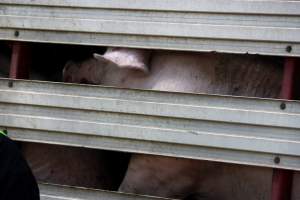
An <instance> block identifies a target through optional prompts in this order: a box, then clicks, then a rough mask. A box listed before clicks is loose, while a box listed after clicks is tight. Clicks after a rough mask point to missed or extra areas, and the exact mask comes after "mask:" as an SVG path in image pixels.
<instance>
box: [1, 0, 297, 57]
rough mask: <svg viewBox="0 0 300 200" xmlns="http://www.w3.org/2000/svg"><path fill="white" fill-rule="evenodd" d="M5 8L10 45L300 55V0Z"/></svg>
mask: <svg viewBox="0 0 300 200" xmlns="http://www.w3.org/2000/svg"><path fill="white" fill-rule="evenodd" d="M0 5H1V7H0V30H1V32H0V39H3V40H18V41H33V42H47V43H67V44H81V45H105V46H125V47H137V48H149V49H151V48H154V49H171V50H190V51H206V52H207V51H217V52H228V53H251V54H263V55H280V56H287V55H288V56H300V2H299V1H269V0H265V1H247V0H243V1H230V3H228V1H227V0H226V1H225V0H218V1H216V0H214V1H208V0H203V1H196V0H188V1H179V0H173V1H170V0H165V1H161V0H155V1H144V0H141V1H133V0H126V1H115V0H110V1H91V0H89V1H84V0H72V1H71V0H68V1H46V0H45V1H42V0H38V1H29V0H3V1H1V3H0ZM33 5H34V6H33ZM49 22H51V23H49ZM15 31H19V32H18V34H15Z"/></svg>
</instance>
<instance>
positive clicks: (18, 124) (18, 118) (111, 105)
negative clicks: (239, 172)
mask: <svg viewBox="0 0 300 200" xmlns="http://www.w3.org/2000/svg"><path fill="white" fill-rule="evenodd" d="M10 81H13V83H10V84H9V82H10ZM11 84H12V85H13V87H9V86H11ZM0 92H1V95H0V109H1V110H3V112H2V113H1V114H0V126H1V127H4V128H8V130H9V133H10V135H11V137H12V138H15V139H17V140H20V141H32V142H43V143H51V144H61V145H71V146H83V147H89V148H99V149H110V150H117V151H129V152H138V153H147V154H158V155H167V156H175V157H187V158H194V159H206V160H217V161H223V162H233V163H241V164H250V165H260V166H271V167H277V168H289V169H296V170H299V169H300V157H299V156H300V123H299V122H300V103H299V102H297V101H282V100H270V99H257V98H243V97H231V96H217V95H205V94H184V93H172V92H155V91H142V90H128V89H116V88H110V87H99V86H86V85H74V84H62V83H48V82H32V81H20V80H6V79H2V80H0ZM282 103H285V104H286V109H285V110H281V109H280V105H281V104H282ZM278 155H279V156H280V157H281V160H282V162H280V163H279V164H276V163H274V162H273V159H274V157H276V156H278Z"/></svg>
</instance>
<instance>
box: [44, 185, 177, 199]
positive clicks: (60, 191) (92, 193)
mask: <svg viewBox="0 0 300 200" xmlns="http://www.w3.org/2000/svg"><path fill="white" fill-rule="evenodd" d="M39 189H40V197H41V200H66V199H68V200H72V199H74V200H96V199H97V200H108V199H109V200H120V199H122V200H129V199H130V200H132V199H134V200H171V199H167V198H160V197H152V196H144V195H135V194H126V193H120V192H111V191H105V190H96V189H88V188H81V187H71V186H63V185H54V184H46V183H40V184H39Z"/></svg>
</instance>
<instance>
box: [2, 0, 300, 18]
mask: <svg viewBox="0 0 300 200" xmlns="http://www.w3.org/2000/svg"><path fill="white" fill-rule="evenodd" d="M1 2H2V3H6V4H18V5H31V6H32V5H36V6H37V5H39V6H41V5H43V6H58V7H84V8H111V9H134V10H162V11H188V12H224V13H228V12H231V13H246V14H282V15H293V14H295V15H298V14H299V10H298V8H299V5H300V2H299V1H295V0H294V1H290V0H289V1H281V0H259V1H257V0H235V1H231V2H230V3H228V0H200V1H199V0H185V1H184V2H183V1H181V0H163V1H161V0H152V1H148V0H139V1H135V0H124V1H118V0H104V1H94V0H64V1H60V0H35V1H32V0H1Z"/></svg>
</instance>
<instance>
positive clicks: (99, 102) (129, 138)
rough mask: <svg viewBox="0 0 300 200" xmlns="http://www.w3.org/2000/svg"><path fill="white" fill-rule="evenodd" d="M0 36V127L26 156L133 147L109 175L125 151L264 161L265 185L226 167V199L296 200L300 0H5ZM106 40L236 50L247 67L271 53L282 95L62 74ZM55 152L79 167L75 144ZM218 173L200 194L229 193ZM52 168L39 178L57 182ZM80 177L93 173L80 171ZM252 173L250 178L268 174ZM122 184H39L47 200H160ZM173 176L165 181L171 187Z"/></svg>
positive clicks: (243, 164)
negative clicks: (121, 83) (144, 85)
mask: <svg viewBox="0 0 300 200" xmlns="http://www.w3.org/2000/svg"><path fill="white" fill-rule="evenodd" d="M0 40H1V41H0V45H1V46H0V50H1V52H0V53H1V54H0V55H1V57H0V58H1V59H2V60H1V62H0V64H1V65H2V66H0V69H1V70H4V69H5V68H6V65H7V66H8V67H9V74H7V75H6V74H5V73H3V76H4V78H1V80H0V91H1V92H0V108H1V112H0V129H2V130H7V132H8V134H9V136H10V137H11V138H12V139H14V140H16V141H18V142H19V143H20V146H21V148H22V149H23V148H24V146H26V145H28V144H32V146H33V147H35V149H33V150H31V151H29V153H30V152H31V153H36V152H39V151H40V149H39V148H42V147H43V146H45V145H48V146H52V148H54V149H60V148H62V147H64V148H65V149H68V148H70V149H73V150H74V151H75V149H76V150H78V149H80V150H82V149H89V150H88V152H89V153H90V154H95V153H97V152H98V151H99V152H100V151H102V152H103V150H105V151H107V152H110V153H111V154H109V157H107V158H106V159H108V160H109V159H112V158H113V156H116V157H117V156H120V154H122V155H123V154H124V155H126V156H127V160H126V159H123V160H121V161H116V163H113V165H111V167H108V168H109V169H110V170H111V171H113V174H114V170H116V171H118V168H119V167H120V168H122V167H123V165H124V163H128V157H129V156H128V155H129V153H137V154H143V155H158V156H166V158H167V157H168V159H171V158H174V157H175V158H185V159H189V160H190V159H192V160H202V161H203V163H206V162H207V163H210V165H211V166H223V165H224V166H225V165H226V166H229V168H230V167H232V168H233V169H234V170H235V171H237V172H238V171H239V170H242V169H245V168H247V169H249V170H250V171H251V169H253V170H257V169H259V170H260V169H262V171H263V172H265V173H268V175H266V176H265V177H268V180H267V181H266V182H267V184H266V183H261V184H258V185H251V184H248V183H247V182H246V183H245V182H244V179H240V180H232V179H233V178H234V177H231V176H230V171H229V172H228V177H227V179H224V180H225V181H223V186H222V187H223V188H225V189H224V190H228V188H229V190H230V191H231V194H230V195H229V196H223V198H219V199H233V200H234V199H245V200H247V199H249V200H250V199H251V200H252V199H259V200H267V199H271V200H289V199H292V200H299V199H300V173H299V170H300V103H299V101H297V100H299V98H300V70H299V68H300V62H299V61H300V60H299V57H300V1H288V0H185V1H180V0H152V1H146V0H139V1H136V0H122V1H117V0H64V1H62V0H0ZM105 47H126V48H137V49H148V50H151V49H153V51H170V52H172V51H180V52H190V53H191V54H192V53H193V52H202V53H199V55H200V54H204V52H206V54H213V55H215V54H218V55H222V56H224V57H225V58H226V56H228V59H227V61H230V60H232V59H235V58H242V59H239V60H238V61H237V62H238V63H237V64H236V65H237V66H241V67H244V66H245V65H244V63H243V62H248V61H249V57H250V60H251V59H252V60H254V61H255V60H256V59H263V60H264V59H266V60H272V62H273V61H274V60H275V62H276V63H277V64H278V63H279V65H280V66H279V67H280V68H281V69H282V71H281V76H280V77H281V79H280V81H279V83H278V84H279V85H280V90H281V91H280V96H279V97H278V98H277V99H270V98H254V97H238V96H230V95H227V96H224V95H218V94H205V93H203V94H192V93H180V92H162V91H154V90H141V89H140V90H136V89H128V88H116V87H105V86H93V85H89V84H75V83H63V82H61V77H62V74H61V73H62V69H63V66H64V64H65V63H66V62H67V61H68V60H71V59H73V60H74V59H79V58H78V57H80V59H81V58H86V57H85V55H91V54H92V53H95V52H97V53H103V52H104V51H105ZM245 54H247V55H245ZM252 54H255V55H252ZM227 61H226V59H225V61H224V63H225V64H224V65H226V62H227ZM4 71H5V70H4ZM33 74H38V76H34V75H33ZM5 76H7V77H5ZM229 77H233V75H232V76H231V75H230V76H229ZM270 77H272V73H270ZM29 78H30V79H37V80H26V79H29ZM254 78H255V77H254ZM269 79H272V78H269ZM269 79H268V80H269ZM38 80H43V81H38ZM45 80H46V81H45ZM229 81H230V78H229ZM245 81H246V80H245ZM271 89H272V88H270V90H271ZM66 146H68V148H67V147H66ZM57 152H60V153H57V155H56V156H57V157H62V160H64V162H58V163H57V165H58V166H59V167H61V166H62V168H63V166H66V167H65V168H64V169H65V173H68V170H66V169H68V168H69V169H70V170H71V168H72V166H71V167H70V165H68V163H69V162H70V161H69V160H68V157H66V159H63V156H65V155H66V156H67V154H68V153H67V150H66V152H64V151H57ZM44 153H45V154H44V155H45V157H47V151H46V152H44ZM26 156H28V157H30V154H28V152H27V154H26ZM126 156H125V157H126ZM45 157H44V156H38V157H36V158H35V159H36V160H35V161H30V162H29V164H30V165H31V166H33V167H34V165H35V163H43V162H45V163H47V162H48V160H46V159H45ZM87 157H88V156H87ZM121 157H122V156H121ZM28 159H29V158H28ZM190 161H191V160H190ZM83 162H87V163H88V162H92V161H91V160H88V159H85V160H83ZM77 164H78V163H77ZM100 167H101V166H100ZM126 167H127V166H125V168H122V170H123V172H122V173H125V172H124V171H126ZM172 168H173V166H170V170H172ZM212 168H214V167H212ZM218 169H220V170H224V168H222V167H220V168H218V167H216V168H215V171H212V173H210V174H209V176H210V177H208V178H206V179H204V180H205V181H203V182H202V183H201V184H200V185H201V186H203V188H207V185H209V184H210V185H212V186H211V187H210V189H209V190H207V191H204V194H205V193H207V194H208V195H207V199H212V198H210V196H209V195H210V194H213V195H215V196H216V197H220V195H219V196H218V194H217V193H218V191H222V190H217V189H215V188H214V182H218V180H217V179H218V177H219V176H221V175H220V172H219V171H220V170H218ZM84 170H86V172H87V173H88V172H89V170H91V169H88V168H86V169H84ZM96 170H97V169H96ZM122 170H121V171H122ZM138 170H139V169H137V173H139V172H138ZM141 170H142V169H141ZM187 170H192V169H187ZM33 171H34V173H37V172H35V169H33ZM62 172H63V171H62ZM81 172H82V171H81ZM119 172H120V170H119ZM119 172H116V173H119ZM270 172H271V173H270ZM51 173H52V172H49V174H50V175H49V174H47V175H43V174H38V175H37V176H38V178H39V177H43V176H44V177H45V176H47V177H46V178H45V179H44V180H47V179H49V180H52V178H51V176H52V174H51ZM182 173H184V172H182ZM199 173H202V171H199ZM205 173H208V172H207V171H204V172H203V174H205ZM241 173H242V174H243V172H241ZM214 174H215V175H214ZM63 175H64V174H63ZM180 175H181V174H180V173H178V175H177V176H178V177H179V176H180ZM53 176H55V174H53ZM71 176H74V174H72V175H71ZM75 176H76V174H75ZM78 176H81V177H78V178H79V179H80V178H82V179H85V178H86V176H85V174H84V173H83V174H82V173H81V174H78ZM118 176H119V179H120V180H121V179H122V178H123V177H124V175H118ZM177 176H176V177H177ZM245 176H247V175H245ZM255 176H256V175H255V173H253V177H250V178H249V179H256V178H260V177H255ZM66 177H68V176H67V175H66ZM176 177H172V181H174V180H175V182H176ZM69 178H70V179H71V178H74V177H69ZM152 178H154V177H148V179H145V180H144V182H151V179H152ZM58 179H59V178H58ZM58 179H57V180H58ZM108 179H109V177H108ZM119 179H118V180H119ZM120 180H119V181H116V182H114V183H112V184H111V187H106V188H102V189H105V190H102V189H101V188H100V189H99V188H98V189H95V188H93V187H91V188H88V186H87V187H86V186H84V185H81V184H78V185H72V186H67V185H65V184H64V183H60V182H59V181H54V183H55V184H53V182H51V181H49V182H51V183H42V182H41V183H40V184H39V187H40V193H41V199H43V200H46V199H47V200H48V199H51V200H52V199H53V200H54V199H109V200H113V199H141V200H142V199H143V200H144V199H145V200H146V199H149V200H150V199H163V198H162V197H155V196H147V195H143V194H130V193H123V192H116V190H117V188H118V186H119V184H120ZM245 180H248V179H245ZM42 181H43V179H42ZM199 181H201V180H199ZM79 182H80V181H79ZM170 182H171V179H170V180H166V182H165V183H164V184H163V185H160V186H159V187H160V188H161V187H165V186H166V188H168V187H167V186H168V183H170ZM62 184H63V185H62ZM141 184H143V183H141ZM180 184H183V183H181V182H179V183H178V185H180ZM83 186H84V187H83ZM216 187H217V186H216ZM92 188H93V189H92ZM226 188H227V189H226ZM253 188H256V189H253ZM257 188H267V189H265V190H263V192H262V191H259V190H258V189H257ZM172 189H173V190H174V193H176V189H174V188H171V190H172ZM166 190H167V189H166ZM242 190H243V191H248V193H245V194H247V196H246V195H245V196H243V197H242V198H241V197H240V196H239V197H238V196H237V195H236V196H235V195H234V194H235V193H239V192H240V191H242ZM249 191H250V194H251V191H252V195H249ZM258 193H260V194H258ZM187 199H188V198H187Z"/></svg>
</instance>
